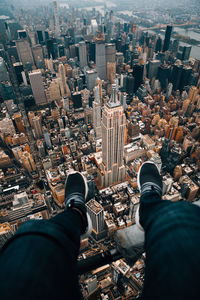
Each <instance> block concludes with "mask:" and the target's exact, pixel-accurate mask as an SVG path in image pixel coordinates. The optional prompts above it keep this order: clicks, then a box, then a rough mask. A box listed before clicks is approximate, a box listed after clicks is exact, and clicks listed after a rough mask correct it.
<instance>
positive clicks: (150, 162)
mask: <svg viewBox="0 0 200 300" xmlns="http://www.w3.org/2000/svg"><path fill="white" fill-rule="evenodd" d="M147 163H148V164H152V165H154V166H156V164H154V162H152V161H149V160H148V161H145V162H144V163H143V164H142V165H141V167H140V169H139V172H138V175H137V186H138V189H139V191H140V193H141V185H140V180H139V178H140V172H141V169H142V166H143V165H145V164H147ZM156 168H157V170H158V167H157V166H156ZM158 173H159V174H160V172H159V170H158Z"/></svg>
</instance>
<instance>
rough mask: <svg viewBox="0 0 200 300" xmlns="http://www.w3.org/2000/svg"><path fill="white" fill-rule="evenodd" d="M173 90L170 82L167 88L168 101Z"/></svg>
mask: <svg viewBox="0 0 200 300" xmlns="http://www.w3.org/2000/svg"><path fill="white" fill-rule="evenodd" d="M172 90H173V84H172V83H171V82H170V83H169V84H168V86H167V91H166V99H169V97H170V96H171V93H172Z"/></svg>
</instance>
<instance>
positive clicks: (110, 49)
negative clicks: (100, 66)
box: [105, 43, 116, 63]
mask: <svg viewBox="0 0 200 300" xmlns="http://www.w3.org/2000/svg"><path fill="white" fill-rule="evenodd" d="M105 50H106V63H108V62H112V63H114V62H115V56H116V45H115V44H112V43H108V44H106V45H105Z"/></svg>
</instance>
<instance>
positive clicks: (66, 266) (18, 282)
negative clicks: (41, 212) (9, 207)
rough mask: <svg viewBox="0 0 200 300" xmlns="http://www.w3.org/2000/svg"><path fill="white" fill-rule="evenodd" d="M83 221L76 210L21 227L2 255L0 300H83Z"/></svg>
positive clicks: (30, 222)
mask: <svg viewBox="0 0 200 300" xmlns="http://www.w3.org/2000/svg"><path fill="white" fill-rule="evenodd" d="M81 226H82V221H81V217H80V215H79V213H78V212H76V211H73V210H68V211H64V212H63V213H61V214H58V215H57V216H55V217H54V218H52V219H49V220H38V221H37V220H33V221H29V222H27V223H25V224H24V225H22V226H21V227H20V228H19V230H18V231H17V232H16V234H15V235H14V236H13V237H12V238H11V240H10V241H9V242H8V243H7V244H6V245H5V247H4V248H3V250H2V251H1V255H0V270H1V271H0V299H2V300H4V299H9V300H10V299H17V300H18V299H19V300H20V299H23V300H25V299H26V300H27V299H34V300H38V299H43V300H47V299H54V300H55V299H58V300H59V299H70V300H71V299H72V300H75V299H82V296H81V293H80V289H79V284H78V275H77V269H76V267H77V256H78V253H79V247H80V230H81Z"/></svg>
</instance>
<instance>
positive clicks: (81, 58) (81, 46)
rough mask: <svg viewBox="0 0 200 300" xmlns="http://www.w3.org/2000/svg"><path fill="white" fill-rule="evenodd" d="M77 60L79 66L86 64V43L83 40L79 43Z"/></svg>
mask: <svg viewBox="0 0 200 300" xmlns="http://www.w3.org/2000/svg"><path fill="white" fill-rule="evenodd" d="M79 61H80V66H81V68H84V67H85V66H87V50H86V43H85V42H84V41H81V42H80V43H79Z"/></svg>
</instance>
